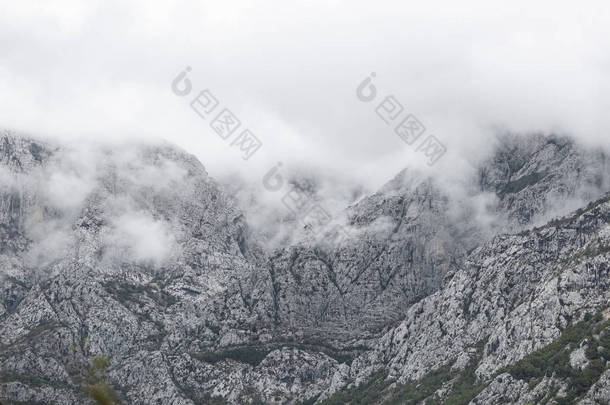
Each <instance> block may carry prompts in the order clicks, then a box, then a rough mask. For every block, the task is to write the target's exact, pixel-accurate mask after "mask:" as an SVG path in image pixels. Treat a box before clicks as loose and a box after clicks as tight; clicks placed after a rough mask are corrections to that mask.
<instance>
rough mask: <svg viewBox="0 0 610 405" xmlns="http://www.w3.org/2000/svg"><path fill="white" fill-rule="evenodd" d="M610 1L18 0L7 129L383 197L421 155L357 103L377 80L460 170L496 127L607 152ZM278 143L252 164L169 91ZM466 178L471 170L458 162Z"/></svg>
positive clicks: (11, 8)
mask: <svg viewBox="0 0 610 405" xmlns="http://www.w3.org/2000/svg"><path fill="white" fill-rule="evenodd" d="M609 11H610V5H608V3H607V2H603V1H601V0H599V1H593V2H589V3H587V5H586V6H585V5H583V4H579V3H567V2H566V3H563V2H560V3H558V2H552V1H540V2H535V3H532V2H526V1H513V2H510V3H504V4H496V3H494V4H492V3H489V2H484V1H463V2H458V3H456V2H450V1H429V2H416V3H413V2H411V3H405V2H399V1H381V2H375V3H373V4H371V3H370V2H363V1H321V0H319V1H308V2H300V1H297V2H280V1H275V0H266V1H262V2H257V3H251V2H250V1H246V0H242V1H229V2H209V1H202V2H187V1H176V2H170V1H155V2H144V1H128V2H118V1H106V2H95V1H94V2H85V3H82V2H72V1H64V2H62V3H59V4H58V3H54V5H53V6H46V5H41V4H40V3H39V2H36V1H27V0H24V1H20V2H8V3H4V5H3V6H2V7H1V8H0V27H1V28H0V55H1V56H0V73H1V75H0V125H4V126H8V127H13V128H17V129H24V130H29V131H32V132H42V133H46V134H51V135H57V136H63V137H68V138H70V139H80V138H83V137H94V138H96V137H97V138H103V139H115V140H116V139H126V138H127V139H133V138H142V137H145V138H150V137H162V138H166V139H169V140H170V141H173V142H175V143H177V144H179V145H181V146H183V147H184V148H185V149H187V150H189V151H192V152H193V153H195V154H196V155H197V157H199V158H200V159H201V161H202V162H203V163H204V164H205V165H206V167H207V168H208V169H209V171H210V172H211V173H212V174H213V175H216V176H218V175H221V174H224V173H226V172H228V171H237V172H239V173H241V174H242V175H244V176H246V177H249V178H250V179H251V180H258V179H260V178H261V177H262V175H263V174H264V173H265V172H266V171H267V170H268V169H269V167H270V166H271V165H273V164H275V163H276V162H277V161H283V162H284V163H285V165H286V167H289V166H299V165H301V164H307V165H312V166H316V167H318V169H319V170H322V171H323V170H329V171H336V172H340V173H341V174H342V176H343V177H344V178H345V180H346V181H351V182H361V183H366V186H368V187H370V188H373V189H374V188H376V187H378V186H379V185H380V184H382V183H383V182H384V181H386V180H387V179H388V178H390V177H392V176H393V175H394V174H395V173H396V172H397V171H398V170H399V169H400V168H402V167H404V166H406V165H409V164H415V165H421V163H422V159H421V156H419V154H417V153H415V151H414V148H412V147H408V146H407V145H405V144H404V143H402V141H400V140H399V139H398V137H397V136H396V135H395V134H393V132H392V130H391V128H389V127H387V126H386V125H385V124H384V123H383V122H382V121H381V120H380V119H379V118H378V117H377V116H376V115H375V113H374V112H373V106H372V105H368V104H363V103H362V102H360V101H359V100H357V99H356V97H355V88H356V86H357V85H358V83H359V82H360V81H361V80H362V79H363V78H364V77H365V76H366V75H367V74H369V73H370V72H371V71H375V72H376V73H377V81H376V85H377V87H378V89H379V93H380V96H384V95H386V94H394V95H395V96H396V97H397V99H398V100H400V101H401V102H402V103H403V104H404V106H405V108H406V109H407V110H408V111H409V112H412V113H414V114H416V115H417V116H418V117H419V118H420V119H421V120H422V121H423V122H424V124H425V125H426V127H427V128H428V130H429V132H430V133H433V134H435V135H436V136H438V137H439V138H440V139H441V140H442V141H443V142H444V143H446V144H447V146H448V148H449V154H448V156H447V158H446V159H444V162H443V163H442V164H440V165H439V170H440V171H441V172H442V173H445V174H449V175H453V174H456V173H459V169H461V168H463V167H466V166H468V165H469V162H470V161H472V160H473V159H477V158H478V157H479V156H480V155H481V154H482V153H483V152H484V151H485V150H486V149H488V147H489V146H488V143H489V142H490V136H491V134H492V132H493V131H492V129H493V128H497V127H501V128H507V129H511V130H515V131H528V132H529V131H557V132H562V133H567V134H572V135H574V136H576V137H579V138H580V139H582V140H583V141H586V142H588V143H593V144H603V145H605V146H606V147H607V146H608V144H609V142H610V141H609V139H610V137H608V136H607V134H608V132H609V131H610V118H609V116H608V114H607V113H606V111H607V110H608V108H609V107H610V91H608V90H610V75H609V74H608V73H609V70H610V57H609V56H608V53H607V52H606V51H605V50H606V49H608V45H609V43H608V42H610V35H609V34H610V12H609ZM187 65H189V66H192V68H193V71H192V73H191V75H190V77H191V79H192V82H193V86H194V89H195V90H200V89H204V88H209V89H211V90H212V91H213V92H214V94H215V95H216V96H217V97H218V98H219V100H220V101H221V103H222V106H226V107H229V108H231V109H232V110H233V111H234V112H235V113H236V114H237V115H238V117H239V118H240V119H241V121H242V122H243V125H244V126H246V127H248V128H250V129H251V130H252V131H253V132H254V133H256V134H257V136H259V137H260V138H261V139H262V141H263V142H264V147H263V149H262V150H261V152H260V153H259V155H257V156H255V157H254V158H253V159H252V160H251V161H249V162H244V161H242V160H241V158H240V157H239V154H238V153H237V152H236V151H235V150H234V149H232V148H230V147H229V144H228V143H227V142H224V141H222V140H221V139H220V138H219V137H218V136H217V135H215V134H214V132H213V131H212V130H210V128H209V126H208V124H209V120H208V121H203V120H201V119H200V118H199V117H198V116H197V115H196V114H194V113H193V111H192V110H191V109H190V107H189V105H188V100H185V99H180V98H178V97H176V96H175V95H174V94H172V93H171V91H170V87H169V84H170V81H171V80H172V79H173V77H174V76H175V75H176V74H177V73H178V72H179V71H180V70H182V69H183V68H184V67H185V66H187ZM456 168H457V169H456Z"/></svg>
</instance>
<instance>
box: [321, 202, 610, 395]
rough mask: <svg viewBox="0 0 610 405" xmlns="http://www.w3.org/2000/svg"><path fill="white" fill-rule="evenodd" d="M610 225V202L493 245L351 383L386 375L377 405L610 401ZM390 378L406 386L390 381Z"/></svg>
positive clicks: (364, 362) (356, 366) (417, 309)
mask: <svg viewBox="0 0 610 405" xmlns="http://www.w3.org/2000/svg"><path fill="white" fill-rule="evenodd" d="M609 221H610V196H608V197H605V198H603V199H601V200H599V201H596V202H595V203H591V204H590V205H589V206H587V208H586V209H584V210H579V211H577V212H576V213H575V214H574V215H573V216H570V217H567V218H563V219H561V220H555V221H552V222H551V223H549V224H548V225H545V226H544V227H542V228H536V229H534V230H531V231H527V232H523V233H521V234H516V235H502V236H498V237H496V238H494V239H493V240H492V241H490V242H489V243H486V244H484V245H483V246H482V247H480V248H478V249H477V250H476V251H474V252H473V253H472V254H471V255H469V257H468V258H467V261H466V264H465V267H464V268H463V269H460V270H459V271H458V272H457V273H456V274H455V275H454V276H453V278H452V279H451V281H450V282H449V283H447V285H446V286H445V287H443V289H442V290H441V291H439V292H437V293H435V294H433V295H431V296H429V297H427V298H425V299H424V300H422V301H420V302H418V303H416V304H414V305H413V306H412V307H411V308H409V310H408V311H407V313H406V317H405V320H404V321H403V322H402V323H401V324H400V325H399V326H398V327H396V328H394V329H392V330H391V331H390V332H388V333H387V334H386V335H385V336H384V337H383V338H382V339H381V340H380V342H379V345H378V347H376V348H375V350H374V351H372V352H370V353H368V354H365V355H363V356H361V357H359V358H358V359H356V360H355V361H354V362H353V364H352V368H351V373H352V374H351V376H352V378H354V379H355V381H356V382H360V383H361V382H363V381H366V379H367V378H368V376H370V375H373V372H374V371H376V370H382V371H385V372H386V373H387V374H383V378H381V379H380V380H379V378H380V377H379V376H374V377H373V378H374V379H375V381H378V383H377V384H378V385H377V388H379V389H377V390H376V389H373V390H372V391H377V392H376V394H375V395H376V397H375V400H376V402H372V403H382V402H384V401H389V402H387V403H415V402H409V401H407V399H409V398H411V400H413V398H414V397H413V396H411V395H414V394H413V393H414V392H419V393H420V395H421V396H420V397H419V400H422V399H425V398H426V397H428V398H430V401H431V402H430V403H467V402H468V401H465V402H464V399H469V400H472V403H473V404H507V403H511V404H512V403H514V404H522V403H526V402H536V401H539V400H542V397H545V399H546V400H549V401H550V402H549V403H553V402H552V398H553V397H556V399H555V400H556V401H558V402H556V403H573V401H575V400H576V399H578V398H579V397H581V396H583V395H585V397H586V398H589V397H594V396H595V395H607V394H604V393H601V394H600V393H599V391H600V390H602V391H603V390H607V385H605V383H604V381H605V379H606V378H607V377H606V375H607V374H608V372H606V371H605V370H606V367H607V366H606V360H610V355H609V354H608V353H610V352H606V351H605V350H607V349H608V348H610V346H608V339H610V323H608V322H604V321H605V320H606V319H608V318H610V310H609V308H610V301H609V299H610V296H609V295H608V285H609V283H610V278H609V277H608V276H609V273H608V272H609V270H610V268H609V267H608V261H609V258H610V256H609V255H610V224H609ZM595 314H597V315H596V316H593V315H595ZM579 321H581V322H580V323H579ZM551 343H553V345H550V346H548V345H549V344H551ZM597 346H600V349H599V350H598V348H597ZM587 347H591V348H592V349H591V350H587ZM602 347H603V350H604V351H601V350H602V349H601V348H602ZM585 350H586V354H585V353H584V352H585ZM566 362H567V363H566ZM581 368H582V369H581ZM581 372H582V373H581ZM469 373H471V374H469ZM583 375H584V376H586V377H583ZM464 376H467V380H468V379H469V381H468V384H467V386H468V389H464V386H465V385H464V381H465V379H464V378H465V377H464ZM468 376H469V377H468ZM386 377H387V378H388V379H390V380H395V381H397V382H398V383H399V385H398V386H393V387H391V388H390V386H389V385H388V384H381V383H379V381H384V380H385V378H386ZM597 380H599V382H598V383H597V384H596V385H593V384H594V383H595V382H596V381H597ZM412 381H420V382H421V383H423V385H422V384H418V385H412V383H410V382H412ZM400 384H407V385H400ZM369 386H370V383H369ZM553 387H554V388H553ZM424 388H425V389H424ZM589 389H590V390H591V392H589V393H587V390H589ZM418 390H419V391H418ZM369 391H371V390H370V389H369ZM456 393H459V394H461V395H462V396H461V397H458V396H456ZM465 393H467V394H470V397H468V395H464V394H465ZM370 395H372V394H370ZM338 397H339V395H337V396H336V397H335V399H334V400H335V401H337V398H338ZM392 398H393V399H392ZM401 398H402V400H401ZM460 398H461V399H460ZM433 399H434V401H437V402H434V401H433ZM332 401H333V400H329V401H328V402H327V403H329V404H330V403H339V402H332ZM392 401H403V402H392ZM451 401H455V402H451ZM562 401H563V402H562ZM566 401H567V402H566ZM322 403H324V402H322ZM583 403H587V402H583Z"/></svg>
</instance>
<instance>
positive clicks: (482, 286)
mask: <svg viewBox="0 0 610 405" xmlns="http://www.w3.org/2000/svg"><path fill="white" fill-rule="evenodd" d="M498 145H499V146H498V148H497V149H496V151H495V153H494V154H493V156H491V157H489V158H488V159H487V160H485V161H484V162H483V163H482V164H481V165H480V166H478V167H476V168H475V170H474V172H475V173H476V176H474V177H473V178H469V179H466V180H464V183H463V184H461V185H460V187H462V191H461V192H459V193H456V192H454V191H452V189H451V188H448V187H446V185H445V184H444V183H443V181H442V180H440V179H436V178H433V177H430V175H427V174H425V173H422V172H417V171H413V170H409V169H406V170H404V171H402V172H401V173H399V174H398V175H397V176H396V177H395V178H394V179H392V180H391V181H390V182H388V183H387V184H386V185H385V186H384V187H382V188H381V189H380V190H379V191H378V192H377V193H375V194H373V195H370V196H367V197H364V198H362V199H360V200H359V201H358V202H357V203H355V204H353V205H351V206H349V207H346V208H345V211H344V213H343V214H342V216H343V217H344V218H345V221H344V224H343V225H344V229H345V230H346V231H348V236H347V237H346V238H345V239H344V240H342V241H341V242H338V243H331V242H329V241H328V240H327V239H324V238H322V239H321V240H313V239H310V238H302V239H300V240H297V241H295V242H294V243H293V244H290V245H283V246H279V247H277V246H276V247H273V248H269V247H268V246H267V244H266V243H265V241H264V240H259V237H260V235H261V234H263V233H264V232H265V230H264V229H257V228H256V226H258V224H256V223H250V222H249V220H248V216H247V213H245V212H243V211H241V210H240V209H239V208H238V204H237V202H236V201H235V200H234V198H233V197H231V196H230V195H227V193H226V192H225V189H226V187H225V186H223V185H221V184H219V183H218V182H216V181H215V180H213V179H212V178H210V176H209V175H208V174H207V172H206V171H205V169H204V167H203V166H202V165H201V163H199V162H198V161H197V159H196V158H194V157H193V156H192V155H189V154H188V153H186V152H184V151H181V150H179V149H177V148H176V147H174V146H171V145H168V144H162V145H141V144H124V145H119V146H112V147H111V146H108V145H102V144H100V145H83V144H51V143H48V142H41V141H37V140H35V139H32V138H29V137H26V136H21V135H16V134H13V133H5V134H4V135H2V136H0V186H1V188H0V268H1V269H2V272H1V276H0V277H2V287H1V288H0V360H1V361H2V364H3V370H6V371H5V373H3V374H2V380H1V381H2V382H3V384H4V387H3V388H4V390H5V393H6V395H5V397H8V398H9V399H10V400H11V401H13V402H15V403H42V404H48V403H61V404H81V403H86V402H87V399H86V398H87V394H89V396H91V395H90V394H91V392H92V390H93V388H95V389H98V391H99V390H101V391H103V392H110V391H113V392H114V395H116V397H117V398H118V400H119V401H120V402H121V403H129V404H200V403H203V404H207V403H219V404H220V403H225V402H226V403H233V404H241V403H269V404H274V403H277V404H279V403H291V404H292V403H297V402H299V401H309V402H308V403H314V402H316V401H317V402H316V403H347V402H346V401H347V399H346V398H348V397H349V396H350V395H357V396H360V397H361V398H369V399H367V401H368V402H366V403H382V402H383V400H388V401H391V400H394V399H393V398H394V397H396V398H399V396H400V395H403V396H404V395H407V394H405V392H411V393H413V392H416V393H418V395H420V397H418V398H420V400H421V399H425V398H429V400H432V398H433V396H434V395H436V400H437V401H440V402H438V403H443V402H442V401H444V400H446V401H450V400H453V399H452V398H454V397H455V396H456V395H458V394H462V393H463V391H467V392H468V395H470V397H471V398H475V397H476V398H477V399H476V401H479V402H475V403H481V404H482V403H508V402H502V401H504V399H502V396H503V395H505V393H509V394H510V395H512V396H510V398H512V399H511V401H513V402H514V403H523V401H525V402H527V401H530V402H535V401H534V400H533V399H532V398H534V397H535V396H536V395H540V393H542V392H544V393H545V394H548V393H551V392H552V391H553V389H554V388H553V389H551V387H559V389H558V391H557V392H555V393H554V394H553V395H554V396H557V395H559V394H563V393H564V392H565V394H566V398H571V397H569V395H572V391H570V386H571V385H574V382H573V380H574V381H575V380H576V379H578V378H580V377H579V376H577V375H571V374H570V372H568V371H570V370H572V369H573V368H568V367H567V366H566V365H565V364H564V363H565V361H564V360H565V356H566V355H568V354H567V353H568V351H569V355H568V357H569V358H570V361H572V360H571V359H572V358H574V360H573V363H574V364H577V363H578V364H580V365H586V366H584V368H583V370H582V372H583V373H589V374H587V376H589V378H588V380H587V383H586V384H581V385H582V387H581V388H579V389H580V391H578V395H580V396H582V395H585V393H586V395H587V398H590V400H591V401H595V400H596V399H595V398H597V397H596V396H599V395H602V396H603V395H605V394H604V392H605V390H606V389H607V385H604V381H605V379H607V378H608V377H607V375H606V373H605V369H604V370H601V372H599V371H600V370H599V367H601V366H599V364H601V363H603V360H604V359H605V357H604V356H605V352H604V350H605V349H600V350H599V351H598V352H596V353H599V354H596V353H594V350H593V349H590V347H593V345H594V344H596V345H598V346H600V347H604V344H605V340H604V339H605V333H604V332H603V331H604V330H605V328H606V325H605V323H604V322H603V319H605V316H606V315H605V314H606V312H604V311H605V308H606V307H605V305H606V304H605V303H606V301H607V299H605V298H604V293H605V292H604V289H605V283H606V281H605V269H606V263H607V257H606V255H607V250H606V249H607V247H606V246H607V244H606V242H607V241H606V239H607V231H606V224H607V220H608V216H607V208H608V205H609V203H608V199H607V197H603V196H604V194H605V192H607V191H608V179H610V167H609V166H608V164H607V158H606V155H605V154H604V153H602V152H600V151H596V150H591V149H587V148H584V147H581V146H579V145H577V144H576V143H575V142H574V141H571V140H569V139H565V138H559V137H554V136H542V135H532V136H526V137H523V136H504V137H502V138H500V140H499V142H498ZM602 197H603V198H602ZM599 198H602V199H601V200H599ZM481 201H483V202H484V204H481ZM591 201H594V202H593V203H591V204H589V205H587V204H588V203H589V202H591ZM578 208H580V210H579V211H575V210H576V209H578ZM571 210H573V211H575V212H573V213H572V214H570V215H569V216H567V217H565V218H563V219H553V218H558V217H559V216H560V215H566V214H568V213H569V212H570V211H571ZM291 225H292V226H299V225H298V223H297V222H293V223H291ZM305 231H306V230H305ZM305 233H306V232H305ZM578 322H584V323H581V324H579V323H578ZM575 325H580V326H578V327H577V326H575ZM583 325H584V326H583ZM587 328H588V329H587ZM575 330H585V332H584V333H582V334H579V333H580V332H578V333H576V332H574V331H575ZM573 335H576V337H575V336H573ZM566 336H567V337H566ZM549 344H550V345H555V346H561V347H559V348H556V350H555V352H553V354H554V355H555V354H556V355H557V357H558V358H559V357H561V360H562V361H563V363H561V366H562V367H563V368H562V370H563V369H565V370H567V371H565V370H564V371H565V373H563V374H561V375H553V376H551V373H543V374H542V375H540V372H534V371H532V370H530V368H534V369H535V368H536V367H538V368H539V364H538V363H536V365H535V366H532V367H529V368H528V366H527V364H526V363H527V362H528V361H530V360H528V359H530V357H529V356H534V357H535V358H536V359H537V357H536V356H542V355H541V354H539V353H538V352H537V351H540V350H543V351H544V350H547V351H548V350H550V349H548V346H547V345H549ZM576 345H578V348H577V347H576ZM579 350H580V351H579ZM583 352H584V354H583ZM545 353H546V352H545ZM560 354H561V356H559V355H560ZM595 356H597V357H595ZM609 358H610V357H609ZM532 361H533V360H532ZM536 361H538V360H536ZM553 361H555V360H553ZM557 361H559V360H557ZM598 363H599V364H598ZM553 364H559V363H553ZM592 364H595V365H596V366H595V367H597V368H596V369H595V370H593V371H594V372H592V371H591V370H592V368H591V367H589V366H591V365H592ZM570 367H571V366H570ZM603 367H605V363H604V364H603ZM524 370H525V371H524ZM546 374H549V375H548V376H547V377H545V376H544V375H546ZM538 380H540V381H538ZM589 380H590V381H589ZM418 381H420V382H424V383H426V384H424V385H425V387H426V390H420V391H422V392H419V391H418V390H417V389H414V386H416V385H417V384H419V383H418ZM429 381H433V382H434V383H429ZM536 381H537V385H536V386H533V383H534V382H536ZM579 381H580V380H579ZM589 382H591V384H589ZM420 385H422V384H420ZM92 387H93V388H92ZM100 387H101V388H100ZM583 387H584V388H586V390H583V389H584V388H583ZM562 390H563V391H562ZM424 391H425V392H424ZM589 391H590V392H589ZM558 392H559V394H557V393H558ZM472 394H475V395H472ZM556 394H557V395H556ZM409 395H410V394H409ZM421 395H424V396H423V397H421ZM574 395H575V394H574ZM470 397H469V398H470ZM0 398H2V397H1V396H0ZM507 398H508V397H507ZM400 400H401V399H400V398H399V399H397V400H396V401H400ZM256 401H259V402H256ZM333 401H334V402H333ZM337 401H339V402H337ZM341 401H343V402H341ZM494 401H495V402H494ZM498 401H499V402H498ZM519 401H522V402H519ZM403 402H404V401H403ZM395 403H402V402H395ZM414 403H415V402H414ZM430 403H432V402H430ZM446 403H464V402H446ZM549 403H550V402H549ZM593 403H594V402H593Z"/></svg>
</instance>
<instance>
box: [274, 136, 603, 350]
mask: <svg viewBox="0 0 610 405" xmlns="http://www.w3.org/2000/svg"><path fill="white" fill-rule="evenodd" d="M499 145H500V146H499V147H498V149H497V151H496V153H495V154H494V155H493V156H492V157H491V158H490V159H488V160H487V161H485V162H484V163H483V165H482V166H481V167H480V168H478V170H477V173H478V177H477V178H476V179H472V181H470V180H466V181H464V184H463V185H462V186H463V187H464V188H465V189H467V190H468V191H467V192H465V193H463V194H462V195H460V198H459V199H456V197H455V196H454V195H452V194H449V193H447V191H446V188H445V187H444V186H443V185H442V184H441V183H440V181H439V180H437V179H434V178H431V177H427V176H425V175H423V174H421V173H419V172H415V171H410V170H404V171H403V172H401V173H399V174H398V175H397V176H396V177H395V178H394V179H393V180H391V181H390V182H388V183H387V184H386V185H385V186H384V187H383V188H382V189H381V190H379V192H377V193H375V194H374V195H372V196H369V197H366V198H364V199H363V200H362V201H360V202H359V203H357V204H356V205H354V206H352V207H349V208H348V209H347V210H346V212H345V216H346V218H347V220H346V224H345V227H346V229H348V230H350V231H351V233H352V235H353V237H352V238H349V239H347V240H346V241H345V242H343V243H342V244H340V245H339V246H336V245H333V244H325V243H319V244H317V245H316V244H312V243H311V242H309V241H306V242H304V243H300V244H297V245H295V246H291V247H288V248H281V249H278V250H277V251H276V252H274V253H273V254H271V257H270V260H269V262H270V264H269V269H270V272H271V276H272V279H273V288H274V319H275V320H276V322H277V323H279V324H288V325H290V326H291V327H293V328H294V327H301V328H303V329H305V330H306V332H305V333H309V334H312V335H315V336H318V337H320V336H321V335H323V336H322V338H323V339H326V340H331V343H332V344H333V345H339V346H341V345H342V344H345V343H344V342H349V343H350V344H354V343H355V342H357V341H358V338H360V339H362V338H372V337H374V336H378V335H379V334H380V333H381V332H382V331H383V328H384V327H385V326H387V325H391V324H392V323H395V322H396V321H397V320H399V319H400V318H401V317H402V316H403V313H404V310H405V309H406V308H408V307H409V306H410V305H411V304H413V303H414V302H417V301H418V300H420V299H421V298H423V297H426V296H428V295H430V294H431V293H433V292H435V291H437V290H438V289H439V288H440V286H441V285H442V284H443V281H444V280H446V279H447V278H449V277H450V276H451V275H452V274H453V273H454V272H455V271H456V269H457V268H459V267H460V266H461V265H462V263H463V261H464V258H465V257H466V254H467V252H468V251H470V250H472V249H473V248H474V247H476V246H478V245H480V244H481V243H483V242H485V241H486V240H487V239H488V238H489V237H490V236H493V235H495V234H498V233H501V232H507V231H509V230H510V231H518V230H521V229H524V228H526V227H529V226H532V225H533V224H542V223H545V222H546V221H548V220H549V219H550V218H551V217H553V216H556V215H559V214H566V213H568V212H569V211H570V210H572V209H576V208H578V207H579V206H581V205H584V204H586V203H587V202H589V201H591V200H593V199H596V198H599V197H600V196H601V195H603V193H604V192H605V191H607V190H608V187H609V181H610V165H608V161H607V158H606V156H605V155H604V154H603V153H601V152H599V151H595V150H589V149H585V148H582V147H579V146H578V145H576V144H575V143H574V142H573V141H571V140H569V139H564V138H558V137H553V136H551V137H544V136H541V135H534V136H530V137H517V136H503V137H502V138H501V139H500V141H499ZM469 183H472V184H474V186H470V185H469ZM483 194H486V195H487V200H488V201H489V202H488V206H486V207H484V208H481V207H478V206H476V203H475V201H476V198H477V197H479V196H482V195H483ZM477 215H484V216H487V217H492V218H494V220H493V221H491V222H490V223H483V222H482V221H479V220H478V219H477Z"/></svg>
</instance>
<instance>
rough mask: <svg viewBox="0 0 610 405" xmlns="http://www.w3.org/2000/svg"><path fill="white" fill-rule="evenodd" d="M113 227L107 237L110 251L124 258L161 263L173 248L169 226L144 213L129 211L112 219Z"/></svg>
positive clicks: (157, 264) (173, 243) (154, 263)
mask: <svg viewBox="0 0 610 405" xmlns="http://www.w3.org/2000/svg"><path fill="white" fill-rule="evenodd" d="M112 222H113V229H112V231H111V232H110V234H109V236H107V237H106V240H105V242H106V244H107V245H108V247H109V248H110V251H111V252H114V253H119V254H120V257H122V258H123V259H125V258H127V257H128V258H131V259H134V260H135V261H136V262H140V263H144V264H152V265H155V266H159V265H162V264H163V263H164V262H165V261H166V260H167V259H168V258H169V257H170V255H171V254H172V252H174V251H175V249H176V241H175V239H174V237H173V235H172V233H171V230H170V229H169V227H168V225H167V224H165V223H163V222H161V221H157V220H155V219H153V218H152V217H150V216H149V215H147V214H145V213H144V212H128V213H124V214H123V215H121V216H119V217H118V218H113V220H112Z"/></svg>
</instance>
